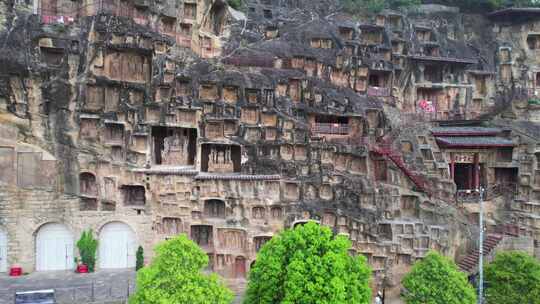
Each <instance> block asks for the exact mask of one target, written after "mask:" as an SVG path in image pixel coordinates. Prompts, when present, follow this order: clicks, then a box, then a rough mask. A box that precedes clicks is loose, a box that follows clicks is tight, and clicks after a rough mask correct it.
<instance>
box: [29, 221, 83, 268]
mask: <svg viewBox="0 0 540 304" xmlns="http://www.w3.org/2000/svg"><path fill="white" fill-rule="evenodd" d="M74 265H75V262H74V260H73V234H72V233H71V232H70V231H69V230H68V228H67V227H66V226H65V225H63V224H59V223H50V224H45V225H43V226H41V228H39V231H38V233H37V235H36V270H38V271H47V270H69V269H73V266H74Z"/></svg>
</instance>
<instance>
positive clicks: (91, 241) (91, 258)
mask: <svg viewBox="0 0 540 304" xmlns="http://www.w3.org/2000/svg"><path fill="white" fill-rule="evenodd" d="M97 246H98V240H96V239H95V238H94V234H93V232H92V229H89V230H87V231H83V232H82V234H81V238H80V239H79V240H78V241H77V248H78V249H79V255H80V256H81V261H82V263H83V264H85V265H86V266H88V271H89V272H94V269H95V267H96V251H97Z"/></svg>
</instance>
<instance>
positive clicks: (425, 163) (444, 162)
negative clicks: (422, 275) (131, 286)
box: [0, 0, 540, 296]
mask: <svg viewBox="0 0 540 304" xmlns="http://www.w3.org/2000/svg"><path fill="white" fill-rule="evenodd" d="M514 13H516V12H513V11H508V12H506V13H505V12H503V13H500V14H492V15H490V16H480V15H475V16H472V15H467V14H462V13H460V12H459V11H457V10H456V9H453V8H446V7H440V6H424V7H422V8H420V9H418V10H414V11H411V12H408V13H406V12H405V13H402V12H394V11H386V12H383V13H382V14H379V15H366V16H360V17H359V16H356V17H355V18H353V17H351V16H348V15H346V14H343V13H341V12H340V11H339V6H338V5H337V3H334V2H333V1H266V0H262V1H260V2H259V1H252V0H249V1H247V3H246V6H245V13H242V12H239V11H235V10H233V9H232V8H230V7H229V6H228V5H227V3H226V2H224V1H222V0H218V1H214V0H205V1H194V0H193V1H192V0H186V1H171V0H161V1H158V0H133V1H114V0H81V1H68V0H65V1H64V0H56V1H52V0H43V1H38V0H36V1H35V2H34V3H29V1H26V2H25V1H7V2H2V3H0V50H1V51H0V64H1V65H0V66H1V68H0V170H1V172H2V174H1V175H0V231H1V232H0V233H3V234H4V235H6V236H7V243H6V244H5V245H4V247H5V248H6V249H5V250H4V252H5V255H6V257H7V264H6V265H5V266H7V265H11V264H15V263H18V264H21V265H22V266H23V267H24V269H26V270H29V271H31V270H35V269H36V268H37V270H40V268H41V270H46V269H49V267H52V266H51V265H49V264H47V263H49V262H47V261H42V260H41V257H40V255H44V254H49V253H48V252H49V251H51V250H52V251H54V250H53V249H51V248H48V247H47V246H45V247H43V246H42V245H40V244H38V241H37V240H38V239H39V235H40V230H42V229H43V227H46V226H47V225H49V227H52V226H50V225H56V226H55V227H57V228H58V227H63V228H58V229H64V230H65V231H67V232H66V233H67V234H71V235H72V238H73V239H77V238H78V237H79V235H80V233H81V231H82V230H84V229H88V228H92V229H93V230H94V231H95V232H96V234H97V235H99V236H100V239H101V244H102V245H101V246H102V247H103V248H101V249H100V255H102V256H100V257H99V258H100V260H101V261H102V262H101V264H100V265H99V266H100V267H101V268H108V267H131V266H133V265H134V250H135V248H136V246H138V245H141V246H143V247H144V249H145V252H146V254H147V255H148V258H151V254H152V250H151V249H152V247H153V246H154V245H155V244H156V243H157V242H159V241H160V240H164V239H166V238H167V237H170V236H172V235H175V234H178V233H187V234H188V235H189V236H190V237H191V238H192V239H193V240H195V241H196V242H197V243H198V244H199V245H200V246H201V247H203V248H204V249H205V250H206V251H207V252H208V254H209V256H210V261H211V262H210V268H211V269H212V270H214V271H216V272H218V273H220V274H221V275H223V276H224V277H226V278H238V279H239V280H240V281H242V280H243V279H244V278H245V274H246V272H247V271H248V270H249V267H250V265H251V263H252V262H253V261H254V260H255V258H256V252H257V250H258V249H259V248H260V246H262V244H264V242H266V241H267V240H268V239H269V238H270V237H271V236H272V235H273V234H275V233H276V232H278V231H279V230H281V229H284V228H288V227H292V226H294V225H296V224H301V223H303V222H305V221H307V220H315V221H318V222H320V223H321V224H323V225H328V226H330V227H333V229H334V230H335V232H336V233H344V234H347V235H348V236H349V237H350V239H351V240H352V241H353V244H354V246H353V250H352V253H354V254H364V255H366V256H367V257H368V259H369V262H370V264H371V265H372V266H373V269H374V270H375V278H376V280H375V282H374V284H376V285H379V287H378V288H380V287H382V286H384V287H386V288H391V289H392V293H393V295H394V296H397V294H398V293H399V280H400V278H401V276H402V274H403V273H405V272H406V271H407V270H408V269H409V267H410V265H411V264H412V263H414V261H415V260H417V259H420V258H422V257H423V256H424V255H425V254H426V252H427V251H428V250H430V249H434V250H439V251H441V252H443V253H444V254H446V255H449V256H451V257H454V258H455V259H457V260H462V259H463V257H464V256H465V254H466V253H467V252H468V251H469V250H471V249H472V248H473V247H474V243H475V240H476V239H477V237H476V235H477V230H478V228H477V214H478V206H477V204H476V203H475V202H474V201H475V199H476V198H475V197H474V193H471V191H468V190H470V189H476V188H478V187H479V186H483V187H484V188H486V189H487V196H486V200H487V201H486V209H487V213H486V216H487V219H488V221H487V229H488V232H489V233H493V234H497V237H499V236H502V235H504V236H505V237H506V238H509V239H510V241H508V242H510V243H511V238H517V237H521V238H526V239H527V240H528V241H527V242H528V243H527V244H529V245H528V246H527V248H526V249H528V250H530V251H534V250H536V254H537V255H538V254H539V252H538V242H539V240H540V232H539V231H540V230H539V229H540V218H539V216H540V207H539V206H540V202H539V199H540V195H539V194H540V190H538V189H539V187H540V170H538V168H540V157H539V154H538V153H540V152H538V150H537V149H538V148H537V142H538V133H539V130H540V129H539V127H538V124H537V123H538V120H539V119H540V118H539V117H540V112H538V111H539V109H540V108H539V107H538V103H537V98H538V97H537V88H538V89H540V66H539V65H538V63H539V61H538V53H537V52H538V49H540V35H539V34H538V33H540V15H537V13H535V12H528V13H527V14H525V15H523V13H522V12H521V14H522V16H526V18H523V20H519V21H518V22H511V21H508V20H512V14H514ZM518 13H519V12H518ZM111 227H115V229H119V230H122V229H123V230H122V231H124V234H123V235H124V236H125V237H124V238H121V240H122V242H126V246H124V247H123V248H124V249H122V250H121V251H120V252H116V253H114V254H118V255H122V256H125V259H124V258H122V259H120V260H121V261H118V260H115V258H114V254H112V255H113V256H111V253H110V252H111V249H110V248H106V247H107V246H109V245H108V244H110V243H111V242H114V241H115V240H117V239H115V236H113V234H111V233H110V231H113V230H114V229H112V228H111ZM119 227H121V228H119ZM114 231H116V230H114ZM108 238H112V239H108ZM521 243H522V244H523V242H521ZM533 244H534V245H533ZM2 246H3V245H2V244H0V254H1V253H2V252H3V251H2ZM59 246H64V247H63V248H67V249H65V250H66V251H70V252H69V253H68V252H66V255H65V257H66V258H67V257H72V256H73V254H74V253H73V252H72V251H73V246H72V243H71V245H70V242H69V240H68V241H64V243H62V244H61V245H59ZM0 258H1V256H0ZM54 259H55V258H54V257H53V260H54ZM465 262H466V261H465ZM50 263H52V262H50ZM0 266H2V265H1V264H0ZM473 266H474V265H468V264H467V263H465V264H462V267H463V268H464V269H465V270H472V267H473ZM71 267H73V265H72V262H71V260H69V261H65V263H64V264H63V266H61V267H60V268H65V269H69V268H71ZM0 271H5V269H2V268H1V267H0Z"/></svg>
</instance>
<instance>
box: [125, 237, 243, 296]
mask: <svg viewBox="0 0 540 304" xmlns="http://www.w3.org/2000/svg"><path fill="white" fill-rule="evenodd" d="M155 251H156V256H155V258H154V260H153V261H152V263H151V264H150V265H148V266H146V267H143V268H141V269H140V270H139V271H138V272H137V291H136V292H135V294H133V296H131V298H130V299H129V303H130V304H178V303H190V304H210V303H211V304H225V303H230V302H231V300H232V297H233V296H232V292H231V291H230V290H229V289H227V288H226V287H225V286H224V285H223V283H222V282H220V280H219V278H218V277H217V275H216V274H211V275H205V274H203V273H201V270H202V269H203V268H204V267H206V265H208V256H207V255H206V253H204V251H202V250H201V249H200V248H199V247H198V246H197V244H195V243H194V242H193V241H191V240H190V239H188V238H187V237H186V235H184V234H181V235H179V236H177V237H175V238H173V239H170V240H168V241H165V242H162V243H160V244H158V245H157V246H156V249H155Z"/></svg>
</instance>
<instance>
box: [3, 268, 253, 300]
mask: <svg viewBox="0 0 540 304" xmlns="http://www.w3.org/2000/svg"><path fill="white" fill-rule="evenodd" d="M135 278H136V275H135V271H134V270H126V269H122V270H101V271H98V272H95V273H88V274H78V273H74V272H71V271H69V272H66V271H57V272H35V273H31V274H28V275H24V276H20V277H9V276H8V275H6V274H0V304H13V303H14V295H15V292H17V291H29V290H39V289H54V290H55V294H56V301H57V303H59V304H67V303H77V304H87V303H96V304H97V303H124V302H125V301H126V299H127V298H128V296H129V295H130V294H132V293H133V292H134V291H135ZM225 283H226V284H227V285H228V286H229V288H231V289H232V291H233V292H234V293H235V294H236V295H237V296H236V297H235V300H234V301H233V303H234V304H239V303H241V300H242V296H241V295H242V294H243V292H244V290H245V287H246V281H245V280H243V279H238V280H235V279H229V280H225Z"/></svg>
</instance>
